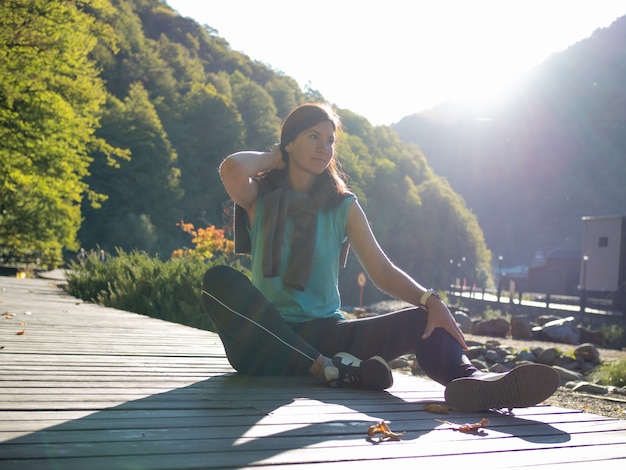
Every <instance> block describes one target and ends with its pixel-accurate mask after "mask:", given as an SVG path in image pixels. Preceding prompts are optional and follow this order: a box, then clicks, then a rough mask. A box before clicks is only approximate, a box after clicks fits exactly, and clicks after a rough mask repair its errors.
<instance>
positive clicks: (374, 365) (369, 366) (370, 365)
mask: <svg viewBox="0 0 626 470" xmlns="http://www.w3.org/2000/svg"><path fill="white" fill-rule="evenodd" d="M361 370H362V373H361V380H363V388H365V389H366V390H385V389H387V388H389V387H391V386H392V385H393V374H392V372H391V368H390V367H389V365H388V364H387V361H385V360H384V359H383V358H382V357H380V356H372V357H370V358H369V359H367V360H365V361H362V362H361Z"/></svg>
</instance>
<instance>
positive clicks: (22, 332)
mask: <svg viewBox="0 0 626 470" xmlns="http://www.w3.org/2000/svg"><path fill="white" fill-rule="evenodd" d="M15 334H16V335H23V334H26V330H22V331H18V332H17V333H15Z"/></svg>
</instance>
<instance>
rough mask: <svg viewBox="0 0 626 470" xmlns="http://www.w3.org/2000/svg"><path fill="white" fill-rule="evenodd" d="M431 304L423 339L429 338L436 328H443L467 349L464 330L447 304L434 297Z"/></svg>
mask: <svg viewBox="0 0 626 470" xmlns="http://www.w3.org/2000/svg"><path fill="white" fill-rule="evenodd" d="M430 304H431V305H429V306H428V321H427V322H426V329H425V330H424V334H423V335H422V339H426V338H428V337H429V336H430V335H431V334H432V332H433V331H435V328H443V329H444V330H446V331H447V332H448V333H450V334H451V335H452V337H453V338H454V339H455V340H456V341H457V342H458V343H459V344H460V345H461V346H462V347H463V349H465V350H467V344H465V337H464V336H463V332H462V331H461V329H460V328H459V325H458V324H457V322H456V320H455V319H454V316H453V315H452V313H451V312H450V310H449V309H448V307H447V306H446V304H444V303H443V302H442V301H441V300H439V299H436V301H434V299H433V302H430Z"/></svg>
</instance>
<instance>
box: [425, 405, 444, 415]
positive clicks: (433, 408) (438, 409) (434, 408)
mask: <svg viewBox="0 0 626 470" xmlns="http://www.w3.org/2000/svg"><path fill="white" fill-rule="evenodd" d="M424 409H425V410H426V411H429V412H431V413H439V414H442V415H447V414H448V411H450V410H448V407H446V406H444V405H438V404H437V403H428V404H427V405H424Z"/></svg>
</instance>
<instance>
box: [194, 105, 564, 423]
mask: <svg viewBox="0 0 626 470" xmlns="http://www.w3.org/2000/svg"><path fill="white" fill-rule="evenodd" d="M340 128H341V124H340V120H339V118H338V116H337V115H336V114H335V113H334V111H333V110H332V109H331V108H330V107H329V106H328V105H325V104H305V105H302V106H300V107H298V108H296V109H294V110H293V111H292V112H291V113H290V114H289V116H288V117H287V118H286V119H285V121H284V123H283V125H282V129H281V138H280V144H276V145H274V146H273V147H272V148H271V150H270V151H267V152H256V151H243V152H238V153H234V154H232V155H230V156H229V157H228V158H226V159H225V160H224V161H223V163H222V164H221V166H220V175H221V178H222V182H223V184H224V187H225V188H226V191H227V192H228V194H229V195H230V197H231V198H232V200H233V201H234V202H235V203H236V207H235V249H236V250H238V251H250V252H251V254H252V281H249V280H248V278H247V277H246V276H245V275H243V274H242V273H240V272H238V271H236V270H234V269H232V268H230V267H227V266H216V267H213V268H211V269H209V270H208V271H207V272H206V274H205V276H204V279H203V303H204V307H205V310H206V311H207V313H208V314H209V316H210V318H211V320H212V321H213V323H214V325H215V328H216V330H217V333H218V334H219V336H220V338H221V340H222V342H223V344H224V348H225V351H226V354H227V357H228V359H229V361H230V363H231V365H232V366H233V367H234V368H235V369H236V370H237V371H239V372H241V373H246V374H255V375H307V374H309V375H311V376H313V377H315V378H316V379H317V380H319V381H320V382H323V383H326V384H328V385H329V386H334V387H356V388H361V389H368V390H384V389H386V388H389V387H391V386H392V384H393V376H392V373H391V369H390V368H389V366H388V361H391V360H393V359H395V358H397V357H399V356H401V355H404V354H407V353H410V352H414V353H415V354H416V357H417V361H418V363H419V365H420V367H421V368H422V370H423V371H424V372H425V373H426V374H427V375H428V376H429V377H430V378H432V379H434V380H436V381H437V382H439V383H441V384H443V385H444V386H446V392H445V397H446V401H447V403H448V405H449V406H451V407H453V408H456V409H458V410H465V411H473V410H486V409H492V408H516V407H526V406H532V405H535V404H537V403H540V402H542V401H543V400H545V399H546V398H548V397H549V396H550V395H552V393H554V391H555V390H556V388H557V387H558V385H559V378H558V374H557V373H556V371H554V370H553V369H552V368H551V367H548V366H544V365H540V364H529V365H522V366H519V367H517V368H515V369H513V370H512V371H510V372H507V373H504V374H487V373H483V372H481V371H479V370H477V369H476V368H475V367H474V366H473V365H472V363H471V362H470V360H469V359H468V358H467V356H466V355H465V354H464V350H465V349H467V346H466V344H465V340H464V337H463V333H462V332H461V330H460V329H459V327H458V325H457V323H456V322H455V320H454V317H453V316H452V314H451V313H450V310H449V309H448V307H447V306H446V305H445V304H444V302H443V301H442V300H441V299H440V297H439V295H437V293H436V292H435V291H433V290H429V289H426V288H424V287H423V286H422V285H421V284H419V283H418V282H416V281H415V280H413V279H412V278H411V277H409V276H408V275H407V274H405V273H404V272H403V271H401V270H400V269H399V268H398V267H396V266H395V265H394V264H392V263H391V261H390V260H389V259H388V258H387V256H386V255H385V253H384V252H383V250H382V249H381V247H380V246H379V245H378V243H377V241H376V239H375V237H374V235H373V234H372V231H371V229H370V226H369V223H368V220H367V218H366V216H365V214H364V212H363V210H362V208H361V206H360V205H359V202H358V200H357V198H356V196H355V195H354V194H352V193H351V192H350V191H349V190H348V189H347V187H346V183H345V181H344V178H343V175H342V173H341V172H340V171H339V169H338V163H337V160H336V157H335V144H336V139H337V135H338V133H339V131H340ZM390 184H393V182H390ZM415 236H416V237H419V233H418V232H417V231H416V233H415ZM348 243H349V244H350V245H351V246H352V249H353V250H354V253H355V254H356V256H357V258H358V260H359V261H360V263H361V265H362V266H363V268H364V270H365V271H366V272H367V274H368V275H369V277H370V278H371V280H372V281H373V282H374V284H375V285H376V286H377V287H378V288H379V289H381V290H382V291H384V292H386V293H388V294H389V295H391V296H393V297H396V298H398V299H400V300H403V301H406V302H408V303H410V304H412V305H413V306H414V307H411V308H407V309H404V310H400V311H396V312H391V313H387V314H384V315H380V316H374V317H368V318H361V319H354V320H353V319H345V318H344V317H343V316H342V314H341V312H340V306H341V302H340V298H339V290H338V273H339V266H340V265H341V264H342V263H343V261H344V260H345V255H346V254H347V248H348Z"/></svg>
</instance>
